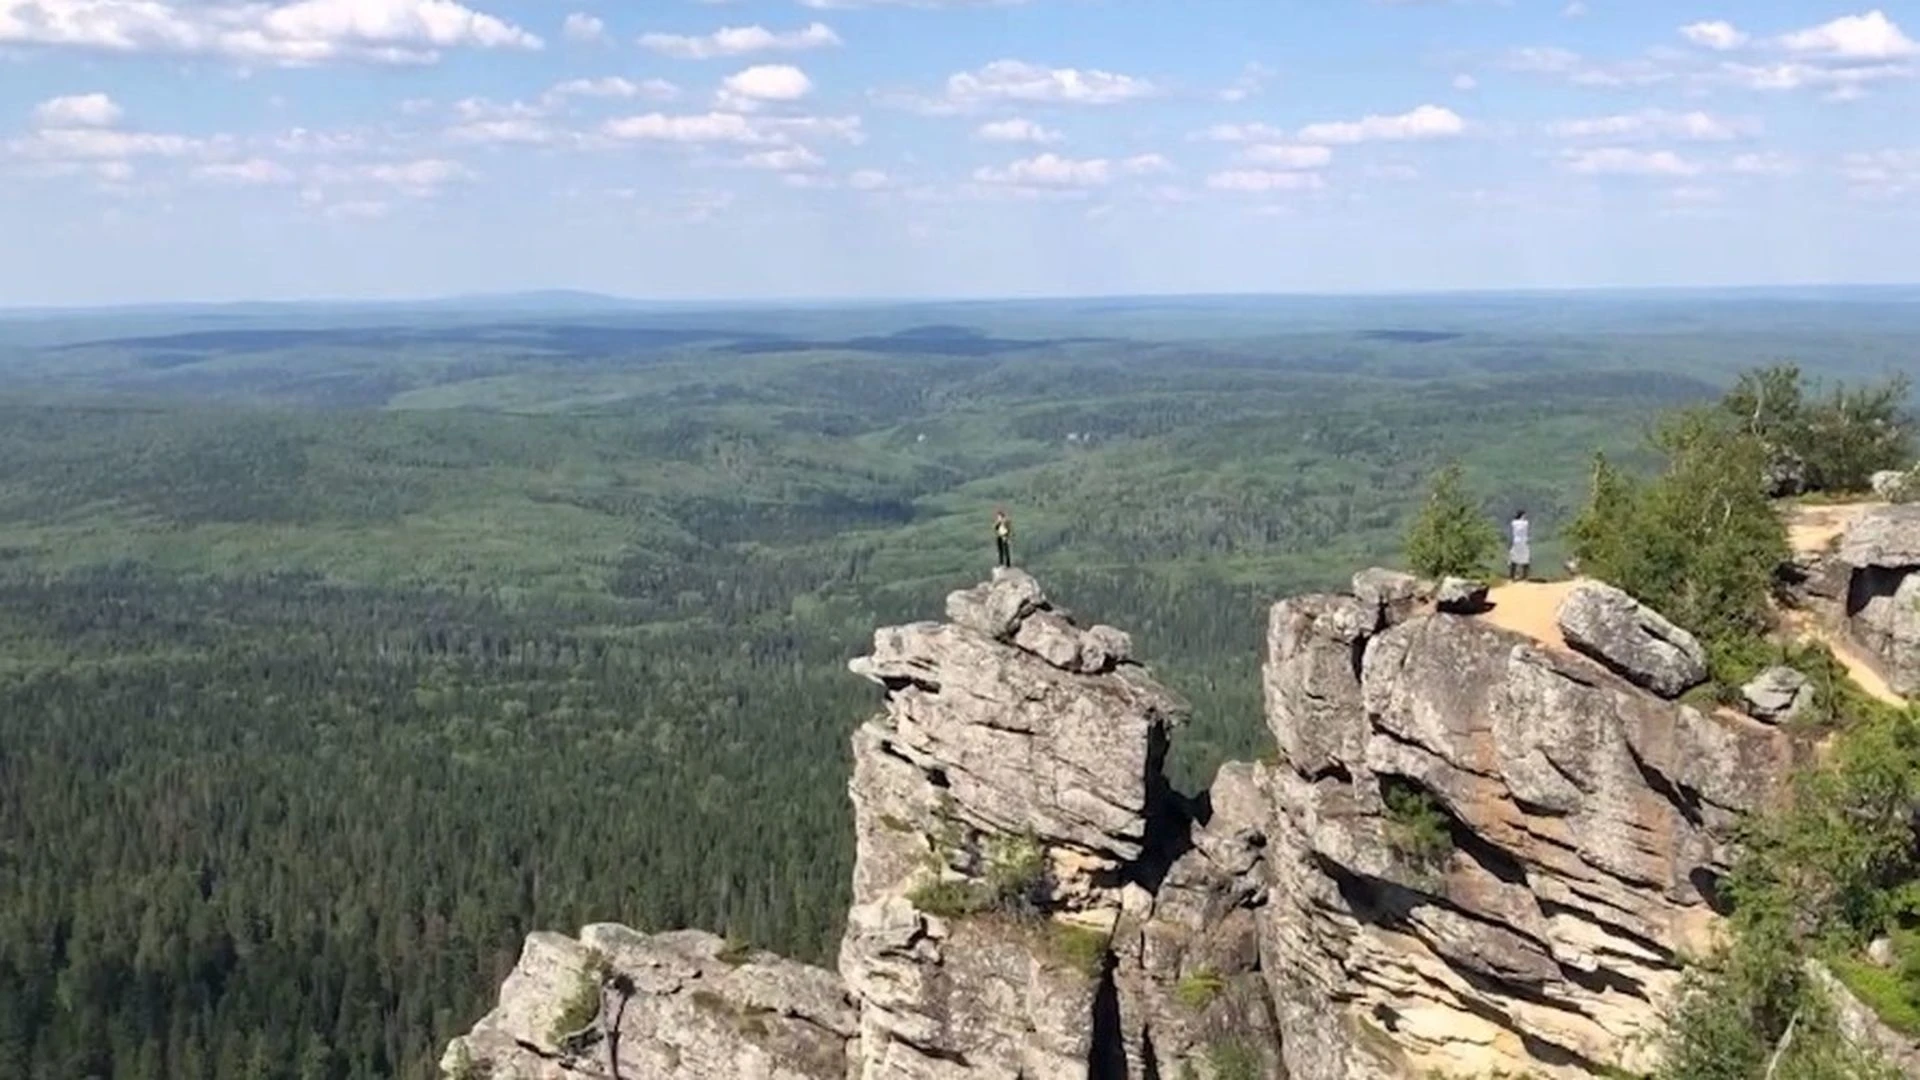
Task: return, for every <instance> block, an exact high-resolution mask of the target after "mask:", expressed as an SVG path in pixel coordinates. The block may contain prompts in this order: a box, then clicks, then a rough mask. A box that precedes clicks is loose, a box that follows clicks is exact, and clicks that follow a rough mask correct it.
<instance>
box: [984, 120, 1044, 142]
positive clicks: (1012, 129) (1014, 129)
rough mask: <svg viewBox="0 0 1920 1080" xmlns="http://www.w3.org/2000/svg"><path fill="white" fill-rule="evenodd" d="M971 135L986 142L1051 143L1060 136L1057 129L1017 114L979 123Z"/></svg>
mask: <svg viewBox="0 0 1920 1080" xmlns="http://www.w3.org/2000/svg"><path fill="white" fill-rule="evenodd" d="M973 135H974V137H975V138H977V139H985V140H986V141H988V142H1018V143H1052V142H1059V141H1060V138H1061V136H1060V133H1059V132H1058V131H1054V130H1052V129H1051V128H1046V127H1042V126H1040V125H1039V124H1036V123H1034V122H1033V121H1031V120H1027V119H1024V118H1022V117H1018V116H1016V117H1014V118H1012V119H1010V120H994V121H991V122H989V123H985V124H981V125H980V126H979V127H978V128H976V129H974V132H973Z"/></svg>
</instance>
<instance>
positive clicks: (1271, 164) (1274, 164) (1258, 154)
mask: <svg viewBox="0 0 1920 1080" xmlns="http://www.w3.org/2000/svg"><path fill="white" fill-rule="evenodd" d="M1240 156H1241V158H1242V159H1244V160H1246V161H1247V162H1250V163H1251V164H1254V165H1263V166H1266V167H1267V168H1270V169H1283V170H1292V169H1319V168H1324V167H1325V166H1326V165H1327V164H1328V163H1329V162H1331V161H1332V160H1333V151H1332V150H1331V149H1329V148H1328V147H1325V146H1301V145H1293V144H1287V143H1263V144H1261V145H1258V146H1250V147H1248V148H1247V149H1246V150H1245V151H1244V152H1242V153H1241V155H1240Z"/></svg>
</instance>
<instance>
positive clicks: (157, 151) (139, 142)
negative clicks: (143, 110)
mask: <svg viewBox="0 0 1920 1080" xmlns="http://www.w3.org/2000/svg"><path fill="white" fill-rule="evenodd" d="M6 148H7V151H8V153H9V154H11V155H13V156H17V157H23V158H31V159H34V160H37V161H117V160H122V159H125V158H131V157H168V158H172V157H185V156H187V155H189V154H198V153H202V152H204V151H205V150H206V149H207V148H208V144H207V143H205V142H203V141H201V140H199V139H189V138H187V137H186V136H184V135H154V134H148V133H145V132H137V131H114V130H111V129H107V128H48V129H46V130H44V131H36V132H34V133H33V134H32V135H30V136H28V137H26V138H24V139H14V140H11V141H9V142H8V143H7V144H6Z"/></svg>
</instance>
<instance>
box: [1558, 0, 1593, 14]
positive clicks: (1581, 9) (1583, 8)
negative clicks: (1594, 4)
mask: <svg viewBox="0 0 1920 1080" xmlns="http://www.w3.org/2000/svg"><path fill="white" fill-rule="evenodd" d="M1586 14H1587V5H1586V3H1585V0H1567V6H1566V7H1563V8H1561V9H1560V17H1561V18H1563V19H1580V18H1585V17H1586Z"/></svg>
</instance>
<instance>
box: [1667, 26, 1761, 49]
mask: <svg viewBox="0 0 1920 1080" xmlns="http://www.w3.org/2000/svg"><path fill="white" fill-rule="evenodd" d="M1680 36H1681V37H1684V38H1686V39H1687V40H1688V41H1691V42H1693V43H1694V44H1695V45H1698V46H1700V47H1702V48H1706V49H1713V50H1716V51H1718V52H1727V51H1729V50H1732V49H1738V48H1740V47H1741V46H1743V45H1745V44H1746V43H1747V42H1749V41H1751V40H1752V38H1751V37H1750V36H1749V35H1748V34H1747V33H1745V32H1744V31H1741V30H1739V29H1736V28H1735V27H1734V25H1733V24H1732V23H1730V22H1727V21H1725V20H1723V19H1714V20H1710V21H1707V22H1697V23H1688V24H1687V25H1685V26H1683V27H1681V28H1680Z"/></svg>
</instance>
